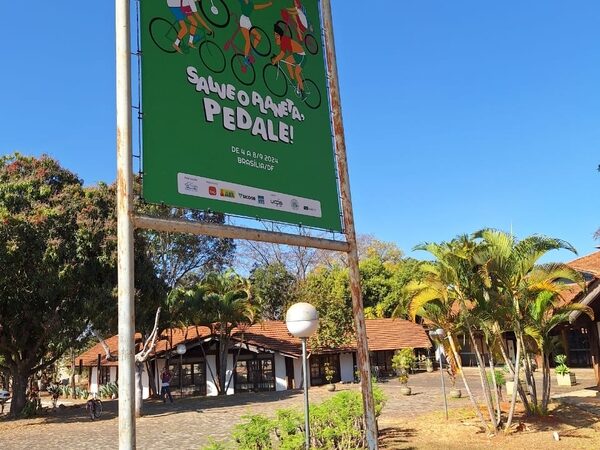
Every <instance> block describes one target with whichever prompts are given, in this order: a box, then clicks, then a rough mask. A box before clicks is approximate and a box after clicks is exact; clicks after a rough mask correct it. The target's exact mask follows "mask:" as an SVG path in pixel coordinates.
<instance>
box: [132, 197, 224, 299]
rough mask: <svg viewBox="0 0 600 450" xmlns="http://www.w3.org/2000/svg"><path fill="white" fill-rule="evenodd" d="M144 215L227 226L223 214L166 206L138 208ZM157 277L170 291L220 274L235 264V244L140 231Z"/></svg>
mask: <svg viewBox="0 0 600 450" xmlns="http://www.w3.org/2000/svg"><path fill="white" fill-rule="evenodd" d="M139 206H140V208H142V211H141V212H143V213H145V214H148V215H150V216H154V217H158V218H161V219H176V220H189V221H192V222H203V223H221V224H222V223H224V221H225V217H224V215H223V214H220V213H214V212H204V211H196V210H189V209H182V208H171V207H169V206H164V205H150V204H143V205H139ZM141 233H142V235H143V237H144V239H145V241H147V243H148V245H147V248H148V253H149V255H150V257H151V259H152V261H153V263H154V267H155V268H156V271H157V274H158V277H159V278H160V279H161V280H162V281H163V282H164V283H165V284H166V285H167V287H168V289H169V290H170V289H173V288H174V287H176V286H178V287H186V286H191V285H193V284H195V283H197V282H198V281H199V280H201V279H202V278H204V277H205V276H206V275H207V274H208V273H210V272H221V271H222V270H223V269H224V268H225V267H227V266H229V265H230V264H231V262H232V258H233V253H234V251H235V243H234V241H233V240H232V239H220V238H215V237H212V236H205V235H194V234H189V233H165V232H159V231H153V230H143V231H141Z"/></svg>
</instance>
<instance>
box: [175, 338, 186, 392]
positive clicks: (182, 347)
mask: <svg viewBox="0 0 600 450" xmlns="http://www.w3.org/2000/svg"><path fill="white" fill-rule="evenodd" d="M175 351H176V352H177V354H178V355H179V398H183V355H184V354H185V352H187V347H186V346H185V344H178V345H177V348H176V349H175Z"/></svg>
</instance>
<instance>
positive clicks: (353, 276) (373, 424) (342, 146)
mask: <svg viewBox="0 0 600 450" xmlns="http://www.w3.org/2000/svg"><path fill="white" fill-rule="evenodd" d="M321 5H322V11H323V28H324V31H325V44H326V45H325V47H326V52H327V75H328V77H329V83H330V85H329V94H330V98H331V112H332V116H333V117H332V120H333V130H334V137H335V151H336V156H337V165H338V176H339V178H340V191H341V197H342V209H343V211H344V225H345V234H346V240H347V241H348V244H349V245H350V249H349V251H348V268H349V271H350V291H351V293H352V311H353V313H354V322H355V326H356V347H357V352H356V353H357V364H358V370H359V372H360V383H361V391H362V396H363V406H364V411H365V428H366V434H367V436H366V437H367V445H368V447H369V449H370V450H374V449H377V448H378V444H377V420H376V418H375V401H374V400H373V389H372V386H371V370H370V367H369V347H368V344H367V328H366V324H365V314H364V311H363V304H362V296H361V290H360V274H359V271H358V250H357V246H356V230H355V229H354V214H353V211H352V198H351V195H350V179H349V175H348V163H347V159H346V140H345V137H344V121H343V119H342V106H341V100H340V91H339V82H338V71H337V61H336V56H335V41H334V38H333V20H332V16H331V3H330V0H322V2H321Z"/></svg>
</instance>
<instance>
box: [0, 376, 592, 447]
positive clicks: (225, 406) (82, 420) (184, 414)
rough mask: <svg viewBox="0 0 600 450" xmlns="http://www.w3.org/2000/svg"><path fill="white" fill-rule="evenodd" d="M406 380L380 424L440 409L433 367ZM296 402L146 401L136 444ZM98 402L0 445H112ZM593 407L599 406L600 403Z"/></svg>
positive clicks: (185, 437) (191, 436) (251, 397)
mask: <svg viewBox="0 0 600 450" xmlns="http://www.w3.org/2000/svg"><path fill="white" fill-rule="evenodd" d="M465 372H466V373H467V376H468V379H469V381H470V384H471V386H472V388H473V391H474V393H475V395H476V396H479V397H481V388H478V387H477V385H478V383H479V381H478V380H479V378H478V373H477V372H476V371H475V370H472V369H467V370H466V371H465ZM577 376H578V381H579V384H578V385H577V386H575V387H571V388H558V387H555V388H554V393H555V394H557V395H561V394H562V398H563V400H564V399H568V400H565V401H574V402H576V401H577V398H581V397H578V395H580V394H577V392H578V391H581V390H582V389H583V388H585V387H589V386H592V385H594V382H593V379H594V378H593V373H592V371H591V370H581V369H578V370H577ZM409 384H410V386H411V387H412V389H413V395H411V396H408V397H407V396H402V395H400V392H399V389H400V386H399V384H398V383H397V382H396V381H389V382H385V383H380V386H381V387H382V388H383V389H384V391H385V392H386V394H387V397H388V403H387V405H386V407H385V408H384V412H383V414H382V416H381V417H380V419H379V422H380V427H381V428H383V427H385V425H386V422H392V421H393V419H395V422H396V423H397V419H398V417H406V418H407V419H408V418H414V417H417V416H419V415H421V414H424V413H428V412H432V411H441V410H442V409H443V397H442V395H441V383H440V375H439V372H434V373H420V374H416V375H413V376H412V377H411V378H410V381H409ZM457 384H458V383H457ZM342 389H358V386H357V385H338V390H342ZM589 392H592V391H591V390H590V391H589ZM463 393H464V389H463ZM330 395H332V394H331V393H329V392H327V391H326V390H325V389H324V388H311V389H310V399H311V402H318V401H320V400H322V399H323V398H326V397H328V396H330ZM584 398H585V397H584ZM573 399H575V400H573ZM594 400H595V399H593V398H592V397H589V398H586V402H588V401H590V402H591V401H594ZM61 401H62V400H61ZM302 401H303V396H302V392H301V391H288V392H281V393H275V392H270V393H258V394H238V395H235V396H229V397H210V398H209V397H202V398H187V399H182V400H176V402H175V403H173V404H166V405H165V404H163V403H162V402H157V401H147V402H146V403H145V414H146V415H145V416H144V417H143V418H141V419H139V420H138V421H137V442H138V448H141V449H165V448H171V449H198V448H201V446H202V445H204V444H206V443H208V442H209V439H210V438H214V439H216V440H218V441H222V440H227V439H228V437H229V435H230V432H231V429H232V428H233V426H234V425H235V424H236V423H238V422H239V421H240V418H241V416H242V415H243V414H246V413H266V414H272V413H273V412H274V411H275V410H276V409H279V408H283V407H297V408H301V407H302ZM65 402H66V401H63V403H65ZM448 403H449V407H450V408H457V407H464V406H468V404H469V400H468V399H467V398H461V399H457V400H451V399H449V400H448ZM104 406H105V407H104V409H105V412H104V414H103V415H102V417H101V418H100V420H97V421H94V422H92V421H90V419H89V418H87V417H86V414H85V408H84V407H83V405H79V406H77V405H75V406H69V407H67V408H62V409H59V410H57V411H56V412H49V413H48V415H47V416H45V417H42V418H37V419H31V420H18V421H6V420H4V421H0V449H4V448H7V449H28V450H33V449H54V448H68V449H79V448H86V449H87V448H94V449H115V448H117V447H118V445H117V443H118V422H117V401H116V400H114V401H107V402H105V403H104ZM598 406H599V408H600V404H599V405H598ZM599 414H600V409H599Z"/></svg>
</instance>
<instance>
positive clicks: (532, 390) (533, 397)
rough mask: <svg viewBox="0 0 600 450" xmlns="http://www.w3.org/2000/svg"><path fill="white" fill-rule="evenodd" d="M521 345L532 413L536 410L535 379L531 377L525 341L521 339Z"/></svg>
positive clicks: (531, 372) (531, 371)
mask: <svg viewBox="0 0 600 450" xmlns="http://www.w3.org/2000/svg"><path fill="white" fill-rule="evenodd" d="M521 345H522V346H523V361H524V362H525V364H524V366H525V379H526V380H527V387H528V388H529V389H528V390H529V394H530V395H531V404H532V407H533V408H534V411H537V408H538V398H537V388H536V386H535V378H534V377H533V370H532V369H531V360H530V359H529V354H528V353H527V348H526V347H525V339H521Z"/></svg>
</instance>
